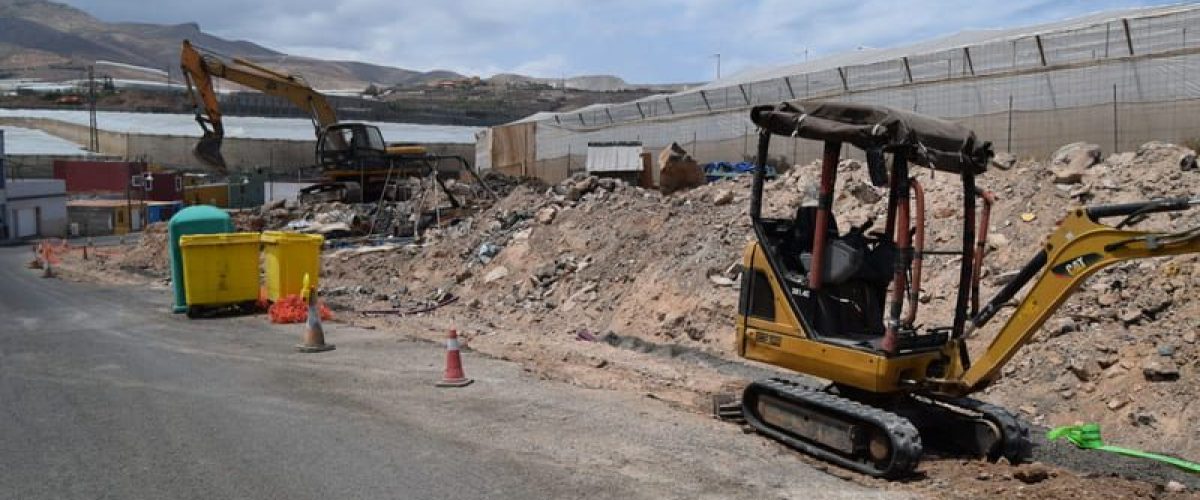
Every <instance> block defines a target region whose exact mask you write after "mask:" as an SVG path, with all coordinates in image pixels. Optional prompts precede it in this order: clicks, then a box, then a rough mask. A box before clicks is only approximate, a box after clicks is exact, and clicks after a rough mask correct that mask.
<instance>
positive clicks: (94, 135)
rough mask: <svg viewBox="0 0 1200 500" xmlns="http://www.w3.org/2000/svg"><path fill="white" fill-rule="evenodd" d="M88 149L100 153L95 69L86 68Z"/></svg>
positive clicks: (93, 67) (92, 67)
mask: <svg viewBox="0 0 1200 500" xmlns="http://www.w3.org/2000/svg"><path fill="white" fill-rule="evenodd" d="M88 149H89V150H91V151H92V152H93V153H99V152H100V134H99V132H97V130H96V68H95V66H88Z"/></svg>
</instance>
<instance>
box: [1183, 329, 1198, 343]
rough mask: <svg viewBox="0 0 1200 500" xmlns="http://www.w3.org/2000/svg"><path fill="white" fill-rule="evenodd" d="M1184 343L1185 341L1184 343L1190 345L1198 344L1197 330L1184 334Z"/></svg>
mask: <svg viewBox="0 0 1200 500" xmlns="http://www.w3.org/2000/svg"><path fill="white" fill-rule="evenodd" d="M1183 341H1184V342H1187V343H1189V344H1195V343H1196V331H1195V330H1188V331H1187V332H1186V333H1184V334H1183Z"/></svg>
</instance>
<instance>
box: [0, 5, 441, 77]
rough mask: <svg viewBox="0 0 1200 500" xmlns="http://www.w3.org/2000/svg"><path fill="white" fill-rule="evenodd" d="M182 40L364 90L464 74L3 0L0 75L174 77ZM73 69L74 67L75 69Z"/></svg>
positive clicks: (193, 26) (192, 26)
mask: <svg viewBox="0 0 1200 500" xmlns="http://www.w3.org/2000/svg"><path fill="white" fill-rule="evenodd" d="M184 39H188V40H191V41H192V43H194V44H196V45H198V46H200V47H203V48H205V49H208V50H211V51H214V52H217V53H220V54H225V55H230V56H238V57H242V58H245V59H248V60H251V61H254V62H258V63H262V64H264V65H266V66H269V67H271V68H273V69H278V70H281V71H284V72H288V73H296V74H300V75H303V76H304V77H305V79H306V80H307V81H308V82H309V83H310V84H311V85H313V86H314V87H316V88H320V89H363V88H366V87H367V86H368V85H369V84H372V83H374V84H379V85H385V86H391V85H419V84H422V83H426V82H429V81H436V80H441V79H448V78H449V79H453V78H462V75H459V74H457V73H454V72H450V71H429V72H421V71H413V70H408V69H402V68H394V67H389V66H381V65H376V64H368V63H362V62H356V61H327V60H321V59H313V58H307V57H299V56H291V55H288V54H284V53H281V52H278V51H275V50H271V49H269V48H266V47H263V46H261V45H258V44H256V43H253V42H249V41H244V40H232V41H231V40H226V39H224V38H220V37H217V36H213V35H209V34H207V33H205V32H203V31H201V30H200V26H199V25H197V24H195V23H187V24H176V25H160V24H145V23H106V22H103V21H100V20H99V19H96V18H95V17H92V16H91V15H89V14H88V13H86V12H84V11H82V10H79V9H76V8H74V7H70V6H67V5H64V4H60V3H56V2H50V1H46V0H0V74H7V76H9V77H14V76H15V77H40V78H48V79H55V78H76V77H78V76H79V71H78V68H79V67H83V66H87V65H90V64H93V63H94V62H95V61H112V62H118V63H124V64H131V65H136V66H144V67H149V68H161V69H164V70H167V71H170V72H171V75H172V77H173V78H177V77H178V76H179V69H178V67H179V46H180V42H181V41H182V40H184ZM72 68H75V69H72ZM104 71H105V73H117V74H113V75H112V76H115V77H127V78H146V77H147V75H146V73H144V72H133V71H132V70H123V69H113V68H110V67H106V68H105V70H104Z"/></svg>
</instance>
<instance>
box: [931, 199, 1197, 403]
mask: <svg viewBox="0 0 1200 500" xmlns="http://www.w3.org/2000/svg"><path fill="white" fill-rule="evenodd" d="M1197 205H1200V198H1164V199H1158V200H1151V201H1147V202H1140V203H1129V204H1122V205H1102V206H1095V207H1089V208H1077V209H1075V210H1072V211H1071V213H1069V214H1068V215H1067V216H1066V218H1064V219H1063V221H1062V222H1061V223H1059V225H1058V228H1057V229H1056V230H1055V231H1054V232H1053V233H1051V234H1050V236H1049V237H1048V238H1047V239H1046V242H1045V243H1044V245H1043V248H1042V250H1041V251H1040V252H1038V254H1037V255H1036V256H1035V257H1034V258H1033V259H1032V260H1031V261H1030V262H1029V263H1028V264H1027V265H1026V266H1025V268H1024V269H1022V270H1021V272H1020V273H1019V274H1018V276H1017V277H1016V278H1014V279H1013V281H1012V282H1010V283H1009V284H1007V285H1006V286H1005V288H1003V289H1001V290H1000V292H999V293H998V294H997V295H996V297H995V298H993V299H992V300H991V301H990V302H989V303H988V304H987V305H986V306H985V307H984V308H983V309H982V310H980V312H979V314H978V315H976V316H975V318H973V320H972V321H970V322H969V324H968V327H967V334H968V335H970V333H971V332H972V331H973V330H975V329H976V328H978V327H980V326H982V325H983V324H985V323H987V321H988V320H989V319H991V318H992V316H994V315H995V314H996V312H997V311H998V310H999V309H1000V308H1001V307H1003V306H1004V304H1006V303H1008V302H1009V301H1010V300H1012V298H1013V296H1014V295H1015V294H1016V293H1017V292H1018V291H1019V290H1020V289H1021V288H1023V286H1024V285H1025V284H1026V283H1028V282H1029V281H1030V280H1031V279H1032V278H1033V277H1034V276H1035V275H1038V273H1039V272H1040V273H1041V274H1040V277H1038V279H1037V281H1035V282H1034V283H1033V286H1032V287H1031V288H1030V290H1029V293H1027V294H1026V295H1025V298H1024V299H1022V300H1021V301H1020V303H1019V304H1018V305H1017V307H1016V309H1015V310H1014V311H1013V313H1012V315H1011V316H1009V318H1008V320H1007V321H1006V322H1005V324H1004V326H1003V327H1001V329H1000V331H999V333H997V334H996V336H995V337H994V338H993V340H992V342H991V344H990V345H989V346H988V348H987V350H986V351H984V352H983V354H982V355H981V356H980V357H979V358H978V359H977V360H975V362H974V363H973V364H972V365H971V366H970V367H969V368H965V370H964V369H963V368H962V367H958V370H956V371H958V372H959V373H961V376H960V377H959V378H957V380H953V381H952V383H951V384H950V387H946V388H945V389H948V390H945V391H944V392H947V393H950V394H969V393H971V392H974V391H976V390H978V389H979V388H981V386H982V385H983V384H986V383H988V382H990V381H992V380H994V379H995V378H996V377H997V376H998V375H999V373H1000V370H1001V369H1002V368H1003V367H1004V365H1005V363H1007V362H1008V361H1009V360H1011V359H1012V358H1013V356H1014V355H1016V353H1017V351H1018V350H1020V348H1021V346H1023V345H1025V344H1026V343H1027V342H1029V340H1030V338H1032V337H1033V334H1034V333H1035V332H1036V331H1037V330H1038V328H1040V327H1041V325H1042V324H1043V323H1044V322H1045V321H1046V320H1047V319H1048V318H1049V317H1050V316H1051V315H1052V314H1053V313H1054V311H1055V310H1057V309H1058V308H1059V306H1061V305H1062V304H1063V302H1064V301H1066V299H1067V297H1069V296H1070V295H1071V293H1072V292H1074V291H1075V289H1077V288H1078V287H1079V285H1080V284H1082V283H1083V281H1084V280H1086V279H1087V277H1088V276H1091V275H1092V274H1094V273H1095V272H1097V271H1099V270H1100V269H1103V268H1104V267H1107V266H1109V265H1112V264H1115V263H1117V262H1121V261H1125V260H1131V259H1143V258H1148V257H1165V256H1170V255H1180V254H1187V253H1197V252H1200V227H1196V228H1191V229H1188V230H1184V231H1179V232H1175V233H1160V232H1144V231H1130V230H1126V229H1122V227H1123V226H1124V225H1126V223H1127V222H1131V221H1133V220H1136V219H1137V218H1139V217H1142V216H1145V215H1147V214H1151V213H1156V212H1173V211H1181V210H1187V209H1188V208H1189V207H1193V206H1197ZM1106 217H1125V220H1124V221H1122V222H1121V223H1119V224H1117V225H1116V227H1113V226H1109V225H1105V224H1101V223H1100V222H1098V221H1099V219H1101V218H1106Z"/></svg>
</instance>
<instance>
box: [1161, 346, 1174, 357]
mask: <svg viewBox="0 0 1200 500" xmlns="http://www.w3.org/2000/svg"><path fill="white" fill-rule="evenodd" d="M1157 351H1158V355H1159V356H1166V357H1168V358H1169V357H1171V356H1174V355H1175V346H1173V345H1171V344H1160V345H1159V346H1158V349H1157Z"/></svg>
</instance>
